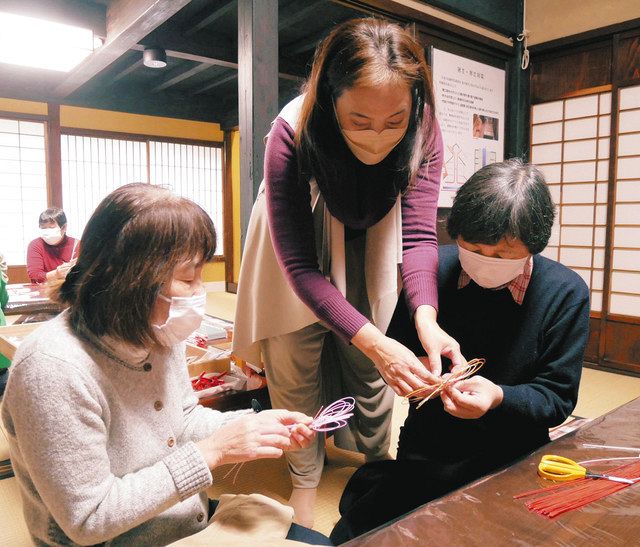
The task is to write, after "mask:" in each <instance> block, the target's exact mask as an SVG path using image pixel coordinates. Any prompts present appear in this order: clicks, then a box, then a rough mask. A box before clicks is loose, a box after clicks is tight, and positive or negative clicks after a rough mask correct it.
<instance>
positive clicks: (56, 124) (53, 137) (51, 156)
mask: <svg viewBox="0 0 640 547" xmlns="http://www.w3.org/2000/svg"><path fill="white" fill-rule="evenodd" d="M47 112H48V117H47V124H46V128H47V136H46V139H45V146H46V157H47V187H48V190H49V191H48V199H47V205H48V207H60V208H62V157H61V150H60V139H61V137H60V105H59V104H56V103H48V104H47Z"/></svg>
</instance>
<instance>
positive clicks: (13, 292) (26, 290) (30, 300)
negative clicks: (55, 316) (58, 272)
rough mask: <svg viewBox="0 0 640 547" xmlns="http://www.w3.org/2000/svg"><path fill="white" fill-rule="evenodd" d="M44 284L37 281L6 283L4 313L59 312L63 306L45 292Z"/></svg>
mask: <svg viewBox="0 0 640 547" xmlns="http://www.w3.org/2000/svg"><path fill="white" fill-rule="evenodd" d="M45 288H46V287H45V285H38V284H37V283H12V284H9V285H7V293H8V294H9V302H7V305H6V307H5V309H4V313H5V315H24V314H36V313H60V312H61V311H62V309H63V307H62V306H61V305H60V304H57V303H56V302H52V301H51V299H50V298H49V297H48V296H47V295H46V294H45Z"/></svg>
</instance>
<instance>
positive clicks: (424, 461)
mask: <svg viewBox="0 0 640 547" xmlns="http://www.w3.org/2000/svg"><path fill="white" fill-rule="evenodd" d="M553 220H554V205H553V203H552V201H551V195H550V194H549V190H548V188H547V186H546V184H545V181H544V177H543V175H542V173H541V172H540V171H539V170H538V169H536V168H535V167H533V166H531V165H523V164H522V162H520V161H519V160H509V161H506V162H503V163H497V164H492V165H488V166H486V167H484V168H483V169H481V170H480V171H478V172H476V173H475V174H474V175H473V176H472V177H471V178H470V179H469V180H468V181H467V182H466V183H465V184H464V185H463V186H462V188H460V190H459V191H458V193H457V195H456V197H455V200H454V202H453V208H452V210H451V216H450V217H449V223H448V230H449V234H450V235H451V237H452V238H453V239H455V240H456V241H457V244H458V245H457V247H456V246H446V247H442V248H441V249H440V267H439V272H438V294H439V298H440V304H441V306H442V308H441V309H442V311H441V313H440V316H439V320H440V323H441V325H442V326H443V328H445V329H447V331H448V332H450V333H451V334H452V335H453V336H455V337H456V338H457V339H458V340H460V344H461V346H462V351H463V353H464V354H465V355H467V356H468V357H482V358H484V359H486V364H485V365H484V367H483V368H482V370H480V372H479V373H478V374H476V375H475V376H472V377H471V378H469V379H467V380H463V381H461V382H458V383H456V384H454V385H453V386H452V387H450V388H448V389H446V391H445V392H444V393H443V394H442V397H441V398H440V399H434V400H431V401H429V402H427V403H426V404H425V405H424V406H422V407H421V408H420V409H418V408H417V407H416V405H415V404H412V405H411V408H410V410H409V416H408V418H407V420H406V421H405V423H404V426H403V427H402V430H401V433H400V441H399V446H398V458H397V460H396V461H386V462H376V463H373V464H367V465H364V466H363V467H361V468H360V469H359V470H358V471H357V472H356V473H355V474H354V475H353V476H352V477H351V479H350V481H349V483H348V484H347V486H346V488H345V491H344V493H343V495H342V499H341V501H340V513H341V515H342V518H341V519H340V521H339V522H338V524H337V525H336V527H335V528H334V530H333V532H332V534H331V539H332V540H333V541H334V543H336V544H340V543H342V542H344V541H346V540H347V539H349V538H352V537H355V536H358V535H360V534H362V533H364V532H366V531H368V530H371V529H373V528H375V527H377V526H380V525H382V524H384V523H386V522H388V521H389V520H392V519H393V518H396V517H398V516H400V515H402V514H404V513H406V512H408V511H410V510H412V509H415V508H416V507H418V506H419V505H422V504H423V503H426V502H428V501H430V500H432V499H434V498H437V497H439V496H442V495H443V494H445V493H447V492H449V491H451V490H454V489H455V488H457V487H459V486H462V485H463V484H465V483H467V482H470V481H473V480H475V479H477V478H480V477H481V476H482V475H485V474H487V473H490V472H492V471H494V470H496V469H497V468H499V467H502V466H505V465H508V464H509V463H511V462H513V460H514V459H516V458H519V457H521V456H523V455H525V454H527V453H528V452H530V451H532V450H534V449H535V448H537V447H539V446H540V445H542V444H544V443H546V442H549V428H550V427H553V426H556V425H559V424H561V423H562V422H563V421H564V420H565V419H566V418H567V417H568V416H569V414H571V411H572V410H573V408H574V407H575V405H576V402H577V398H578V385H579V383H580V374H581V371H582V360H583V357H584V351H585V347H586V344H587V339H588V335H589V290H588V288H587V286H586V285H585V283H584V281H583V280H582V278H580V276H579V275H578V274H576V273H575V272H573V271H572V270H570V269H568V268H566V267H565V266H563V265H562V264H559V263H558V262H554V261H552V260H549V259H547V258H544V257H543V256H540V255H539V254H537V253H540V252H541V251H542V250H543V249H544V248H545V247H546V245H547V242H548V241H549V237H550V235H551V228H552V226H553ZM389 330H390V332H393V333H396V335H397V336H398V337H399V339H401V340H403V341H404V342H405V343H406V344H407V346H408V347H409V348H411V349H414V350H416V351H418V350H419V345H420V344H419V342H418V339H417V335H416V333H415V329H414V328H413V327H412V325H411V323H410V321H409V318H408V315H407V310H406V308H405V309H402V306H398V309H397V310H396V313H395V315H394V318H393V320H392V324H391V326H390V327H389Z"/></svg>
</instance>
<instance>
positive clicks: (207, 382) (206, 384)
mask: <svg viewBox="0 0 640 547" xmlns="http://www.w3.org/2000/svg"><path fill="white" fill-rule="evenodd" d="M205 374H206V373H205V372H201V373H200V376H198V377H197V378H192V379H191V387H192V388H193V389H194V390H195V391H202V390H204V389H209V388H210V387H216V386H221V385H222V384H224V380H223V379H222V377H223V376H224V375H225V374H226V372H225V373H222V374H221V375H220V376H214V377H212V378H206V377H205Z"/></svg>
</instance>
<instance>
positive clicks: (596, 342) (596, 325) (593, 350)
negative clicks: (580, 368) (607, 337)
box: [584, 317, 600, 363]
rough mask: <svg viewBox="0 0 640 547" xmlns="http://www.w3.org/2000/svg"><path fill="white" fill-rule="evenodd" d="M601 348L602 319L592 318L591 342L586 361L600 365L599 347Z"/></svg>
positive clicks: (590, 328) (585, 355) (588, 344)
mask: <svg viewBox="0 0 640 547" xmlns="http://www.w3.org/2000/svg"><path fill="white" fill-rule="evenodd" d="M599 346H600V319H599V318H595V317H591V318H590V319H589V341H588V342H587V350H586V352H585V354H584V360H585V361H589V362H590V363H598V347H599Z"/></svg>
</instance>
